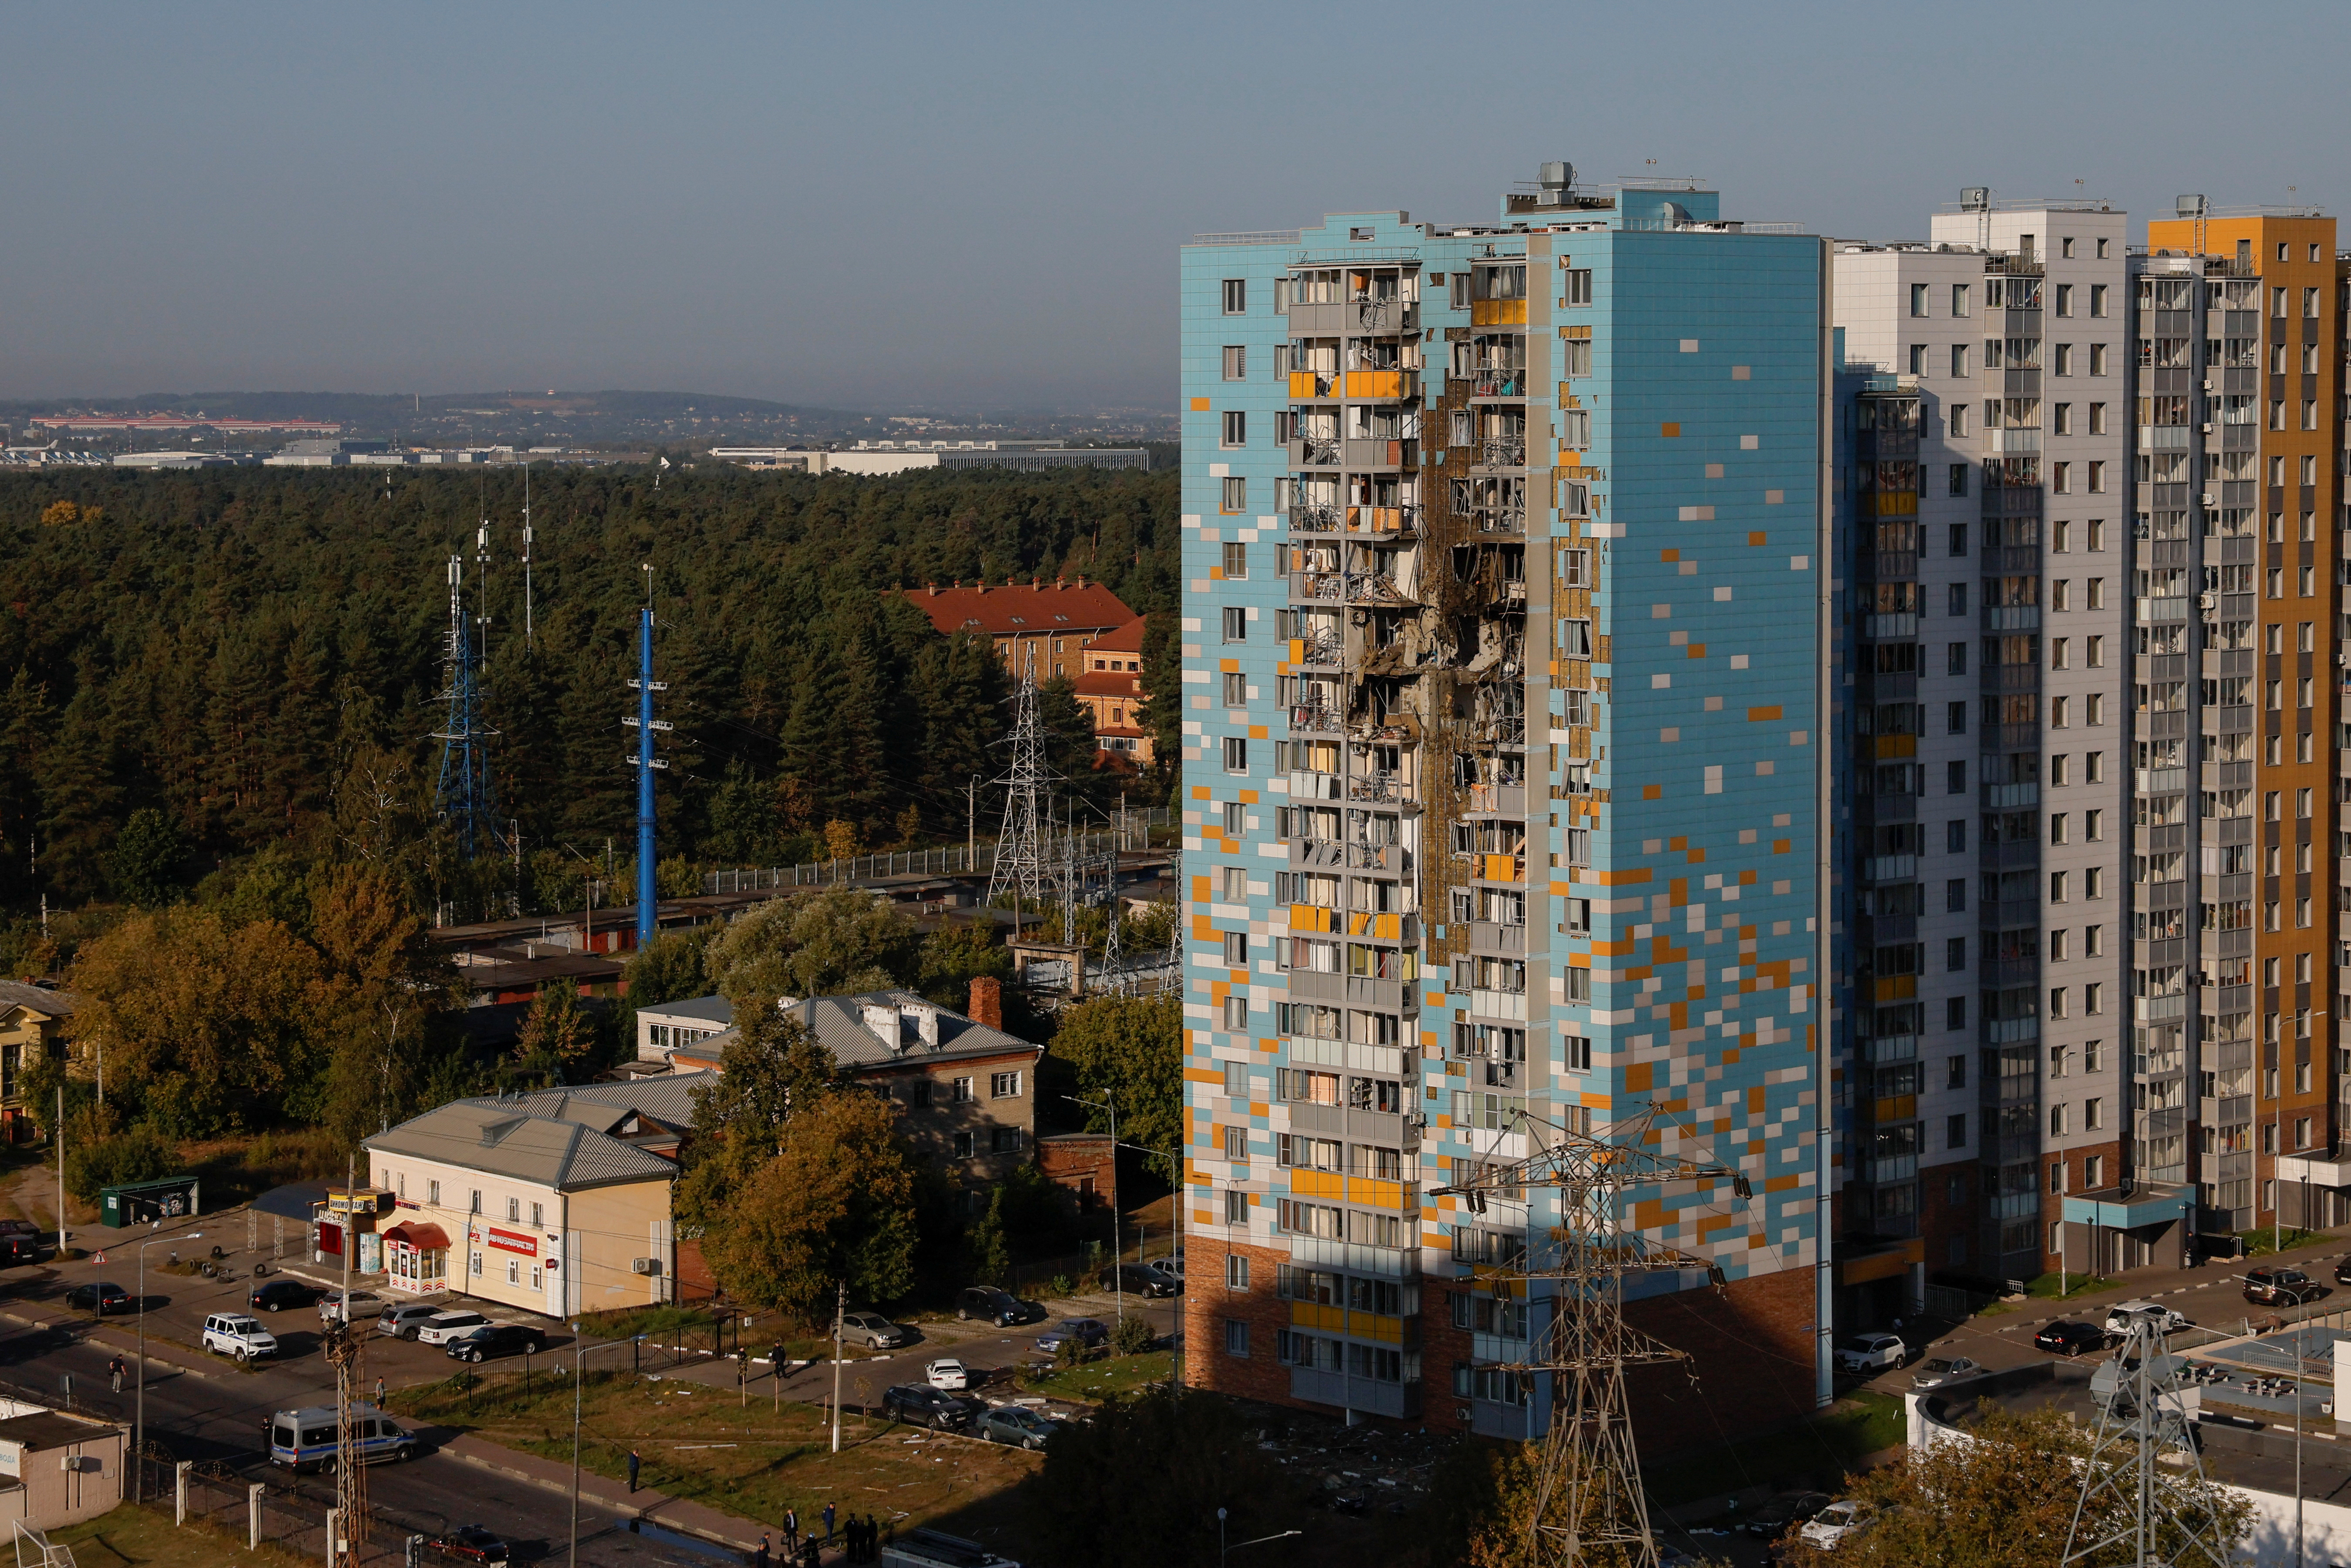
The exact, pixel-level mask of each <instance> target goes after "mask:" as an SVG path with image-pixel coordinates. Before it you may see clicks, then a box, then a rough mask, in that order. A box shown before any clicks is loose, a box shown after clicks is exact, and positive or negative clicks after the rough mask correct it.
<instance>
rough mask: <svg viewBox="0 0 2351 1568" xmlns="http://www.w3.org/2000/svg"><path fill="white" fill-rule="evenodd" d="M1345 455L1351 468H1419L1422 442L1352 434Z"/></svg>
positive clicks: (1348, 439)
mask: <svg viewBox="0 0 2351 1568" xmlns="http://www.w3.org/2000/svg"><path fill="white" fill-rule="evenodd" d="M1346 461H1347V466H1348V467H1350V468H1417V467H1419V466H1420V443H1419V442H1418V441H1417V440H1414V439H1410V438H1398V439H1396V440H1394V441H1384V440H1381V439H1380V438H1378V437H1376V436H1373V437H1369V438H1365V437H1363V436H1354V435H1351V436H1349V437H1348V438H1347V447H1346Z"/></svg>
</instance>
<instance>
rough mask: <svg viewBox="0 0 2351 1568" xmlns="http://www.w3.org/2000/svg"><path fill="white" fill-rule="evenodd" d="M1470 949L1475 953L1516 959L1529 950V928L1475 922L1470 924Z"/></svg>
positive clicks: (1490, 921) (1482, 921)
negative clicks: (1501, 955) (1497, 954)
mask: <svg viewBox="0 0 2351 1568" xmlns="http://www.w3.org/2000/svg"><path fill="white" fill-rule="evenodd" d="M1469 949H1470V951H1471V952H1473V953H1499V954H1504V955H1507V956H1512V957H1516V956H1520V955H1522V954H1524V953H1525V952H1526V950H1527V928H1526V926H1525V925H1504V924H1502V923H1501V922H1499V921H1493V920H1473V921H1471V922H1470V923H1469Z"/></svg>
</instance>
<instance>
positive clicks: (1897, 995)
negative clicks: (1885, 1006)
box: [1877, 975, 1918, 1002]
mask: <svg viewBox="0 0 2351 1568" xmlns="http://www.w3.org/2000/svg"><path fill="white" fill-rule="evenodd" d="M1917 994H1918V977H1917V976H1916V975H1885V976H1881V977H1879V979H1878V981H1877V999H1878V1000H1879V1001H1881V1002H1907V1001H1908V1000H1909V999H1910V998H1913V997H1915V996H1917Z"/></svg>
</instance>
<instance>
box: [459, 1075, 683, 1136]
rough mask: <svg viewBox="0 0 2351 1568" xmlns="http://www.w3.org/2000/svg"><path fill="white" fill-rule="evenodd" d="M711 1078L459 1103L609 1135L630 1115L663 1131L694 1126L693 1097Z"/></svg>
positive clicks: (667, 1078) (666, 1078)
mask: <svg viewBox="0 0 2351 1568" xmlns="http://www.w3.org/2000/svg"><path fill="white" fill-rule="evenodd" d="M717 1081H718V1080H717V1076H716V1074H715V1073H706V1072H670V1073H663V1074H662V1075H661V1076H659V1077H657V1078H631V1079H623V1080H621V1081H619V1082H611V1083H578V1084H570V1085H567V1086H564V1087H561V1088H556V1089H534V1090H530V1091H528V1092H524V1093H521V1094H509V1095H507V1096H506V1097H505V1098H504V1099H502V1100H501V1099H485V1100H470V1101H463V1102H460V1103H463V1104H472V1105H505V1106H507V1107H509V1108H514V1107H524V1108H527V1109H528V1111H529V1113H530V1114H532V1115H534V1116H547V1117H550V1118H552V1119H554V1120H556V1121H561V1122H577V1123H579V1124H581V1125H582V1126H589V1127H593V1128H595V1129H596V1130H597V1131H598V1132H602V1133H609V1132H611V1130H612V1129H613V1128H615V1127H617V1126H619V1125H620V1124H622V1122H625V1121H627V1120H628V1119H629V1116H630V1114H631V1113H636V1114H639V1115H643V1116H647V1117H650V1118H652V1119H653V1121H656V1122H659V1123H660V1124H663V1125H664V1126H665V1127H676V1128H680V1129H684V1128H686V1127H690V1126H692V1125H693V1124H694V1092H695V1090H697V1089H699V1088H701V1087H702V1086H703V1085H704V1084H706V1083H716V1082H717Z"/></svg>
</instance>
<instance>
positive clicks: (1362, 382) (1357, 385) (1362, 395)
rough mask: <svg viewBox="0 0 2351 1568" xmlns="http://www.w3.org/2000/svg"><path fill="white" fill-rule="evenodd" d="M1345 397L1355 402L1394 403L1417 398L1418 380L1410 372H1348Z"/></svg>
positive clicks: (1418, 390)
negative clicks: (1397, 400) (1402, 399)
mask: <svg viewBox="0 0 2351 1568" xmlns="http://www.w3.org/2000/svg"><path fill="white" fill-rule="evenodd" d="M1346 382H1347V396H1348V397H1350V398H1353V399H1356V400H1359V401H1360V400H1366V399H1368V400H1374V401H1388V402H1394V401H1395V400H1396V399H1398V398H1407V397H1414V396H1417V395H1418V393H1419V392H1420V384H1419V383H1420V378H1419V377H1418V376H1416V375H1415V374H1414V373H1413V372H1412V371H1348V372H1347V377H1346Z"/></svg>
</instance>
